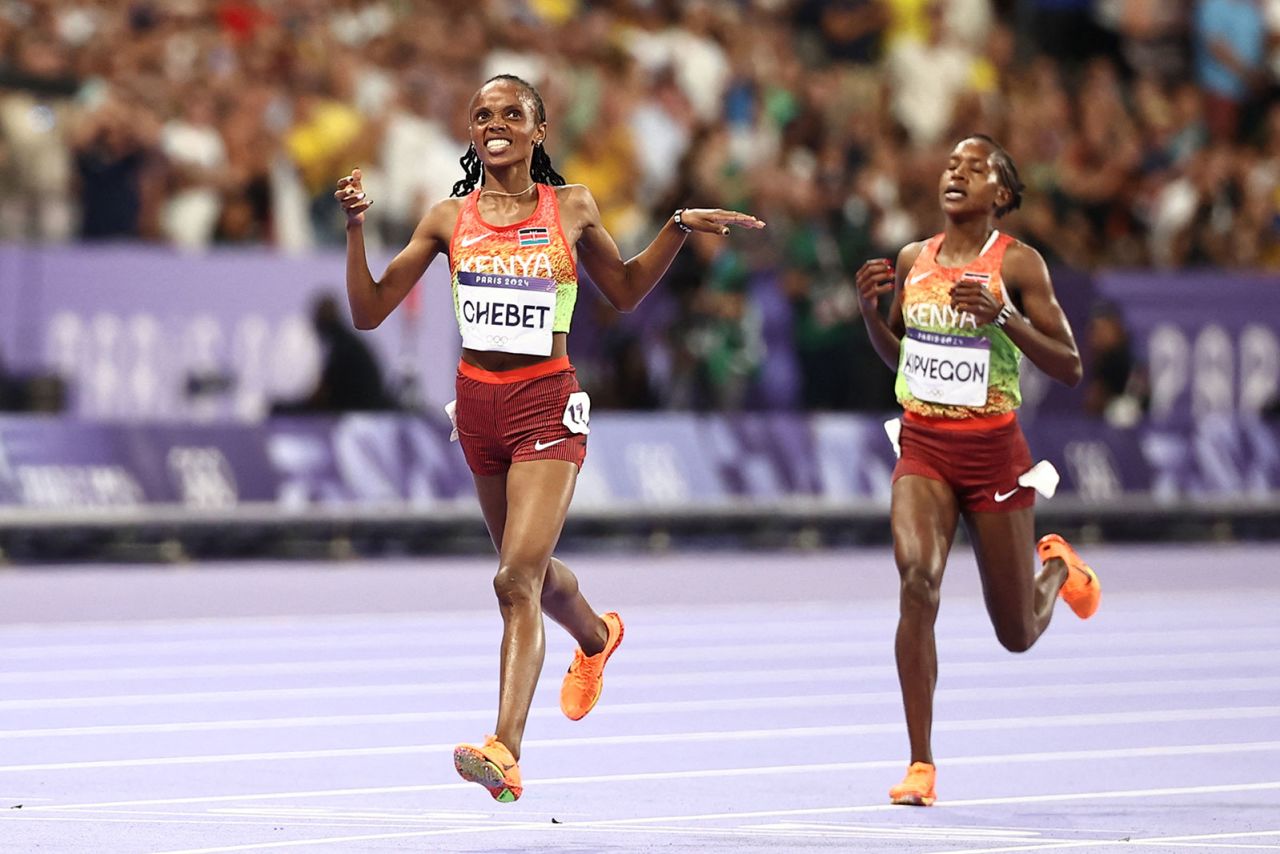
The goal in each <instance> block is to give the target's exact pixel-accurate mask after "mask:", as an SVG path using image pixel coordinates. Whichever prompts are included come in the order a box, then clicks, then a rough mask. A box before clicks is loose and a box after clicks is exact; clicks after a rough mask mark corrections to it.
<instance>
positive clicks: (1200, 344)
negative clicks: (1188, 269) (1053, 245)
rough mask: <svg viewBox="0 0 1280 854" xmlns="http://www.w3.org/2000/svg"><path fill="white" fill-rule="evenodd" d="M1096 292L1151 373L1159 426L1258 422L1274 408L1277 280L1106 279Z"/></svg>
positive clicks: (1258, 276)
mask: <svg viewBox="0 0 1280 854" xmlns="http://www.w3.org/2000/svg"><path fill="white" fill-rule="evenodd" d="M1095 284H1096V286H1097V289H1098V294H1099V296H1101V297H1103V298H1105V299H1107V300H1108V301H1110V302H1111V303H1113V304H1114V305H1115V306H1116V307H1117V308H1119V310H1120V312H1121V314H1122V315H1123V319H1124V322H1125V325H1126V326H1127V327H1128V329H1129V333H1130V335H1131V338H1132V340H1133V344H1134V349H1135V355H1136V357H1137V358H1138V360H1139V361H1141V362H1142V363H1143V364H1145V365H1146V369H1147V372H1148V374H1149V376H1150V384H1151V410H1150V415H1151V417H1152V418H1153V419H1154V420H1156V421H1157V422H1159V423H1170V422H1181V423H1186V422H1189V421H1190V420H1191V419H1195V418H1201V417H1204V416H1207V415H1211V414H1216V413H1237V414H1242V415H1249V414H1256V413H1257V412H1258V411H1259V410H1261V409H1263V408H1264V407H1266V406H1267V405H1268V404H1269V403H1273V402H1275V401H1276V399H1277V394H1278V393H1280V276H1277V275H1275V274H1263V273H1255V274H1246V273H1221V272H1204V273H1177V274H1172V273H1150V272H1146V273H1121V272H1109V273H1104V274H1101V275H1099V276H1098V277H1097V278H1096V282H1095Z"/></svg>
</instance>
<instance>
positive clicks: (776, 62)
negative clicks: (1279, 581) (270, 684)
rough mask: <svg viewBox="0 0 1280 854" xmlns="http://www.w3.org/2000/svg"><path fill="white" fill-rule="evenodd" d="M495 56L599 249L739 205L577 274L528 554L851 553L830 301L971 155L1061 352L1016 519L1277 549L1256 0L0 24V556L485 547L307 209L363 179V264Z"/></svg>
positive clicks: (397, 366) (866, 456)
mask: <svg viewBox="0 0 1280 854" xmlns="http://www.w3.org/2000/svg"><path fill="white" fill-rule="evenodd" d="M496 73H515V74H518V75H520V76H523V77H525V78H526V79H528V80H530V81H532V82H534V83H535V84H536V85H538V86H539V88H540V89H541V92H542V94H543V96H544V98H545V101H546V104H547V110H548V114H549V119H550V128H549V132H550V133H549V139H548V144H547V149H548V151H549V153H550V155H551V157H552V159H553V161H554V163H555V164H556V166H557V168H558V169H559V170H560V171H561V172H562V173H563V174H564V175H565V176H566V177H567V178H568V180H570V181H573V182H581V183H585V184H588V185H589V186H590V187H591V188H592V190H593V192H594V194H595V196H596V198H597V199H599V200H600V202H601V206H602V212H603V214H604V217H605V220H606V224H607V225H608V227H609V228H610V230H611V231H612V233H613V234H614V235H615V236H616V237H617V239H618V242H619V243H620V245H621V246H622V247H623V250H624V252H628V251H634V250H636V249H637V248H639V247H641V246H643V245H644V243H645V242H646V241H647V240H648V239H649V237H650V236H651V235H652V234H653V233H654V231H655V229H656V228H657V227H658V225H659V224H660V223H661V222H662V221H663V220H664V219H665V218H666V217H668V216H669V215H670V212H671V211H672V210H673V209H674V208H676V207H678V206H682V205H685V204H689V205H695V206H726V207H735V208H740V209H743V210H748V211H751V212H753V213H756V214H757V215H759V216H761V217H762V218H763V219H765V220H766V221H767V222H768V223H769V228H768V229H767V230H766V231H765V232H763V233H761V234H758V235H751V236H749V237H742V236H735V237H733V238H732V239H730V240H728V241H720V240H711V239H706V240H702V239H691V240H690V241H689V245H688V246H687V247H686V249H685V251H684V252H683V253H682V254H681V255H680V257H679V258H678V260H677V261H676V263H675V265H674V266H673V268H672V270H671V272H670V273H669V275H668V276H667V279H666V280H665V282H664V283H663V284H662V285H661V286H660V288H659V289H658V290H657V291H656V292H655V293H654V295H653V296H652V297H651V298H650V299H649V300H648V301H647V302H646V303H645V304H644V305H643V306H642V307H641V309H640V310H639V311H637V312H635V313H633V314H630V315H617V314H616V313H614V312H612V311H611V310H609V309H608V308H607V307H606V306H605V305H604V304H603V302H602V301H601V300H599V299H598V298H596V297H595V294H594V291H591V290H590V289H585V290H584V297H583V299H581V300H580V303H579V305H580V308H579V311H578V316H577V320H576V323H575V328H574V332H573V334H572V335H571V338H570V352H571V355H572V357H573V360H574V362H575V364H576V365H577V367H578V371H579V374H580V376H581V380H582V383H583V386H584V387H585V388H586V389H587V390H588V391H589V392H590V393H591V395H592V397H593V400H594V408H595V412H596V417H595V424H594V426H595V430H594V431H593V434H592V438H591V448H590V453H589V456H588V462H587V465H586V468H585V469H584V470H583V475H582V479H581V481H580V486H579V489H578V494H577V497H576V499H575V504H574V509H573V510H572V511H571V514H570V524H569V528H568V529H567V531H566V540H567V541H568V543H569V544H571V545H573V546H577V547H601V548H605V547H609V548H612V547H625V548H666V547H681V546H713V545H718V544H731V545H736V546H743V545H746V546H771V547H776V546H790V547H807V548H812V547H821V546H829V545H847V544H853V543H884V542H886V541H887V538H888V530H887V524H886V522H887V511H888V489H889V473H890V470H891V465H892V458H891V451H890V448H889V445H888V443H887V441H886V440H885V437H884V435H883V431H882V429H881V423H882V421H883V420H884V419H885V418H886V417H888V416H889V415H890V414H892V412H893V409H894V405H893V400H892V393H891V379H892V378H891V376H890V375H889V373H888V372H887V371H886V370H885V369H884V368H883V367H882V366H881V365H880V363H879V361H878V359H877V358H876V357H875V356H874V354H873V353H872V351H871V348H870V346H869V344H868V342H867V340H866V337H865V335H864V333H863V327H862V322H861V319H860V317H859V315H858V302H857V299H856V296H855V294H854V290H853V287H852V275H853V272H854V271H855V270H856V269H857V267H858V266H859V265H860V264H861V263H862V261H863V260H864V259H866V258H868V257H877V256H886V255H888V256H892V255H895V254H896V252H897V250H898V249H899V248H900V247H901V246H902V245H903V244H904V243H907V242H909V241H912V240H915V239H919V238H920V237H922V236H927V235H929V234H932V233H934V232H935V231H936V230H937V229H938V228H939V226H940V222H939V215H938V212H937V207H938V205H937V200H936V192H935V189H934V188H935V187H936V179H937V175H938V173H939V171H940V169H941V166H942V164H943V163H944V162H945V152H946V151H947V150H948V149H949V148H950V146H951V144H952V143H953V142H954V141H955V140H956V139H958V138H960V137H962V136H964V135H966V134H968V133H971V132H975V131H981V132H985V133H989V134H991V135H992V136H994V137H996V138H997V139H999V140H1001V141H1002V142H1004V144H1005V145H1006V146H1007V147H1008V149H1009V150H1010V151H1011V152H1012V154H1013V156H1014V157H1015V159H1016V160H1017V162H1018V165H1019V168H1020V171H1021V173H1022V176H1023V178H1024V180H1025V181H1026V182H1027V184H1028V185H1029V190H1028V193H1027V199H1026V203H1025V205H1024V207H1023V209H1022V210H1021V211H1019V212H1017V213H1016V214H1014V215H1012V216H1010V217H1008V218H1007V220H1006V221H1005V222H1004V225H1003V226H1002V227H1003V228H1005V229H1006V230H1008V231H1010V232H1012V233H1014V234H1016V235H1017V236H1018V237H1020V238H1021V239H1023V240H1025V241H1028V242H1029V243H1031V244H1032V245H1034V246H1036V247H1037V248H1038V249H1039V250H1040V251H1041V252H1042V253H1043V254H1044V255H1045V256H1046V258H1048V259H1049V261H1050V263H1051V265H1052V268H1053V271H1054V278H1055V283H1056V286H1057V289H1058V293H1059V298H1060V300H1061V301H1062V302H1063V304H1064V306H1065V307H1066V308H1067V310H1068V313H1069V315H1070V318H1071V320H1072V323H1073V326H1074V329H1075V331H1076V335H1077V338H1078V339H1079V341H1080V344H1081V346H1082V350H1083V353H1084V356H1085V360H1086V380H1085V382H1084V383H1083V384H1082V386H1081V387H1080V388H1078V389H1063V388H1058V387H1052V386H1051V385H1050V384H1049V383H1048V382H1046V381H1045V380H1044V378H1043V377H1040V376H1038V375H1037V374H1036V373H1035V372H1034V370H1029V371H1028V372H1027V376H1026V377H1025V380H1024V386H1025V388H1024V394H1025V397H1026V405H1025V407H1024V409H1023V413H1022V418H1023V423H1024V425H1025V427H1026V430H1027V432H1028V435H1029V438H1030V441H1031V445H1032V448H1033V451H1034V452H1035V453H1036V455H1037V457H1047V458H1049V459H1051V460H1052V461H1053V462H1054V463H1055V464H1056V465H1057V466H1058V468H1059V469H1060V471H1061V472H1062V474H1063V477H1064V482H1063V487H1062V491H1061V492H1060V494H1059V496H1058V497H1056V498H1054V499H1053V500H1051V501H1047V502H1043V503H1042V504H1041V509H1040V511H1039V518H1040V519H1041V522H1042V524H1043V526H1045V527H1048V526H1051V525H1053V526H1058V527H1065V528H1067V529H1069V530H1070V531H1071V532H1073V535H1074V536H1077V537H1083V538H1085V539H1086V540H1099V539H1105V540H1120V539H1139V540H1152V539H1179V540H1185V539H1201V540H1203V539H1213V540H1224V539H1233V538H1236V539H1240V538H1274V537H1276V535H1277V532H1280V524H1277V523H1278V522H1280V502H1278V501H1277V498H1278V496H1280V492H1278V490H1280V427H1278V425H1280V420H1278V418H1280V404H1278V395H1277V391H1278V389H1280V95H1278V93H1280V0H950V2H934V0H828V2H823V0H689V2H676V0H670V2H660V0H615V2H592V3H587V2H575V0H476V1H475V2H468V3H460V2H430V0H324V2H318V0H165V2H160V1H159V0H155V2H145V1H144V0H139V2H125V0H0V178H2V180H0V187H2V188H3V190H2V191H0V408H3V410H4V414H3V415H2V416H0V549H2V550H3V555H4V556H5V557H6V558H7V559H10V560H13V561H24V562H25V561H60V560H82V559H112V560H178V559H182V558H187V557H197V558H198V557H240V556H247V555H267V556H277V557H289V556H309V557H315V556H334V557H343V556H353V555H385V554H419V553H427V552H441V551H471V550H484V549H486V548H488V545H487V540H486V538H485V535H484V532H483V528H482V526H481V523H480V519H479V513H478V510H477V509H476V507H475V502H474V498H473V497H472V490H471V484H470V478H469V476H468V473H467V471H466V467H465V465H464V463H463V460H462V457H461V453H460V452H459V451H458V450H457V449H456V448H455V447H453V446H451V445H450V444H449V443H448V441H447V434H448V424H447V420H446V419H445V417H444V415H443V413H442V411H441V406H442V405H443V404H444V403H445V402H446V401H448V400H449V399H451V397H452V393H451V385H452V377H453V371H454V366H455V364H456V359H457V347H458V337H457V332H456V329H455V327H454V322H453V318H452V312H451V305H450V301H449V296H448V287H447V282H446V277H445V272H444V270H443V269H442V266H441V265H440V263H437V265H436V266H435V267H433V268H432V270H430V271H429V272H428V274H427V277H426V280H425V281H424V282H423V283H422V285H423V286H421V287H419V288H418V289H417V290H416V292H415V294H414V295H413V296H412V298H411V300H410V302H409V303H407V304H406V305H405V306H403V307H402V308H401V309H400V310H399V311H398V312H397V313H396V314H395V315H393V316H392V318H391V319H390V320H389V321H388V322H387V323H386V324H384V326H383V328H381V329H379V330H377V331H376V332H374V333H371V334H359V335H357V334H356V333H354V332H352V331H351V329H350V324H349V322H348V320H347V318H346V309H345V300H344V298H343V297H342V279H343V262H342V255H341V246H342V241H343V232H342V224H341V217H340V214H339V212H338V211H337V208H336V205H335V204H334V203H333V201H332V198H331V195H330V193H331V189H332V185H333V183H334V181H335V180H336V179H337V178H338V177H340V176H341V175H344V174H346V173H347V172H348V171H349V170H350V169H351V167H353V166H356V165H360V166H361V167H362V168H363V169H364V172H365V175H366V182H365V183H366V187H367V189H368V191H369V193H370V195H371V197H372V198H374V199H375V201H376V204H375V206H374V207H373V208H372V211H371V216H370V222H369V224H368V227H367V229H366V230H367V232H368V233H369V235H370V238H371V241H372V242H373V245H374V247H375V255H376V257H374V258H372V259H371V265H372V266H373V268H374V270H375V273H378V272H380V271H381V269H382V265H384V264H385V262H386V260H387V259H388V258H389V257H390V254H391V253H393V252H394V251H396V250H397V249H398V248H399V246H400V245H402V244H403V242H404V241H405V240H406V238H407V236H408V235H409V233H410V232H411V230H412V228H413V226H414V225H415V223H416V221H417V219H418V217H419V216H420V215H421V213H422V212H423V211H424V209H425V207H426V206H427V205H428V204H429V203H430V202H432V201H434V200H436V199H438V198H440V197H443V196H445V195H448V193H449V191H450V188H451V186H452V184H453V182H454V181H455V180H457V179H458V178H459V177H461V170H460V168H459V166H458V164H457V161H458V158H459V157H460V156H461V154H462V152H463V150H464V149H465V142H464V139H465V124H464V121H465V120H464V115H465V107H466V103H467V101H468V99H469V98H470V96H471V95H472V93H473V92H474V91H475V89H476V88H477V86H478V85H479V83H480V82H481V81H483V80H484V79H485V78H487V77H488V76H490V75H492V74H496ZM334 297H336V305H335V303H334V301H333V300H332V298H334Z"/></svg>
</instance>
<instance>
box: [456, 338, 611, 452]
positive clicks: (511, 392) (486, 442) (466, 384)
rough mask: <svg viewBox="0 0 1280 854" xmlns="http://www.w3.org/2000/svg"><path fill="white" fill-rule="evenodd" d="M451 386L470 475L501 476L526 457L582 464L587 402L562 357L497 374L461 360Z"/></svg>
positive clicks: (565, 360)
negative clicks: (456, 376)
mask: <svg viewBox="0 0 1280 854" xmlns="http://www.w3.org/2000/svg"><path fill="white" fill-rule="evenodd" d="M456 388H457V395H458V398H457V404H456V409H455V410H454V417H455V424H456V427H457V430H458V442H459V444H461V445H462V453H463V455H464V456H465V457H466V458H467V465H468V466H469V467H470V468H471V471H472V472H474V473H475V474H477V475H481V476H484V477H489V476H492V475H498V474H503V473H504V472H506V471H507V469H509V468H510V467H511V464H512V463H519V462H524V461H526V460H566V461H568V462H571V463H573V464H574V465H576V466H577V467H578V468H582V463H583V460H585V459H586V456H587V437H586V431H587V429H588V422H589V419H590V401H589V399H588V398H587V396H586V393H585V392H583V391H582V389H581V388H580V387H579V386H578V378H577V375H576V373H575V372H574V369H573V366H572V365H570V364H569V359H568V357H567V356H566V357H562V358H559V359H551V360H549V361H546V362H541V363H539V364H537V365H533V366H532V367H529V368H518V369H516V370H513V371H499V372H494V371H485V370H481V369H480V368H477V367H474V366H472V365H468V364H467V363H465V362H460V363H459V364H458V379H457V386H456Z"/></svg>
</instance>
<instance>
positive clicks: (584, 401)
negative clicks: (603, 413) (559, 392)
mask: <svg viewBox="0 0 1280 854" xmlns="http://www.w3.org/2000/svg"><path fill="white" fill-rule="evenodd" d="M564 426H566V427H568V428H569V432H571V433H581V434H582V435H583V436H585V435H587V434H588V433H590V432H591V398H589V397H587V393H586V392H585V391H575V392H574V393H573V394H571V395H569V403H568V404H567V405H566V406H565V408H564Z"/></svg>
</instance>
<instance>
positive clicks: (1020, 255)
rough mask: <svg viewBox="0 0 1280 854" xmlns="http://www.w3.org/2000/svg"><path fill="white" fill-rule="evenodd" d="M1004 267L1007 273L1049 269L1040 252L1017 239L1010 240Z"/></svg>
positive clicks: (1005, 252) (1011, 238)
mask: <svg viewBox="0 0 1280 854" xmlns="http://www.w3.org/2000/svg"><path fill="white" fill-rule="evenodd" d="M1002 266H1003V268H1004V272H1005V273H1010V272H1013V273H1018V272H1028V271H1031V270H1043V269H1046V268H1047V265H1046V264H1045V260H1044V256H1043V255H1041V254H1040V250H1038V249H1036V248H1035V247H1034V246H1032V245H1031V244H1029V243H1023V242H1022V241H1021V240H1018V239H1017V238H1016V237H1010V238H1009V245H1008V246H1007V247H1006V248H1005V250H1004V261H1003V264H1002Z"/></svg>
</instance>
